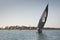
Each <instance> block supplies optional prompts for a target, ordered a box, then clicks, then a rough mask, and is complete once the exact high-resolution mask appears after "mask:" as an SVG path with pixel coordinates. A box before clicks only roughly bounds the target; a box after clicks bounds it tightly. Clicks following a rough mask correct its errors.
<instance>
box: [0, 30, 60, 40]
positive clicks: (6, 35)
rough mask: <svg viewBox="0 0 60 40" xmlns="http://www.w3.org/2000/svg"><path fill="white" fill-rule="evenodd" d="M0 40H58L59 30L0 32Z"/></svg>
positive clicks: (59, 38) (59, 37)
mask: <svg viewBox="0 0 60 40" xmlns="http://www.w3.org/2000/svg"><path fill="white" fill-rule="evenodd" d="M0 40H60V30H43V32H42V33H40V34H39V33H37V32H36V30H0Z"/></svg>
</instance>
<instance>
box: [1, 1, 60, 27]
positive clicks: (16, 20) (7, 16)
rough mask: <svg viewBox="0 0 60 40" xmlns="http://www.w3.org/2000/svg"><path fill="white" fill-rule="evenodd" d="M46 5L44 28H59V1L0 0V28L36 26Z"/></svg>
mask: <svg viewBox="0 0 60 40" xmlns="http://www.w3.org/2000/svg"><path fill="white" fill-rule="evenodd" d="M47 4H49V8H48V18H47V21H46V24H45V27H60V0H0V27H4V26H15V25H19V26H22V25H24V26H37V25H38V22H39V19H40V18H41V15H42V13H43V11H44V9H45V8H46V5H47Z"/></svg>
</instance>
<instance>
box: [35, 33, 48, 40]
mask: <svg viewBox="0 0 60 40" xmlns="http://www.w3.org/2000/svg"><path fill="white" fill-rule="evenodd" d="M36 34H37V36H36V38H37V40H48V37H47V35H46V34H44V33H36Z"/></svg>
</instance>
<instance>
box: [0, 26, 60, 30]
mask: <svg viewBox="0 0 60 40" xmlns="http://www.w3.org/2000/svg"><path fill="white" fill-rule="evenodd" d="M37 28H38V27H27V26H21V27H20V26H10V27H8V26H6V27H5V28H0V30H37ZM42 30H60V28H42Z"/></svg>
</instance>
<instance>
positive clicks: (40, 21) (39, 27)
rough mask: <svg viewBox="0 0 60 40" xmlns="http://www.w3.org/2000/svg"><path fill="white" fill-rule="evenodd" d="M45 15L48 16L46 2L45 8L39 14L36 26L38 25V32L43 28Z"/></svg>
mask: <svg viewBox="0 0 60 40" xmlns="http://www.w3.org/2000/svg"><path fill="white" fill-rule="evenodd" d="M47 16H48V4H47V6H46V8H45V10H44V12H43V14H42V16H41V19H40V20H39V23H38V26H37V27H38V28H37V30H38V32H39V33H42V28H44V25H45V23H46V20H47Z"/></svg>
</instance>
